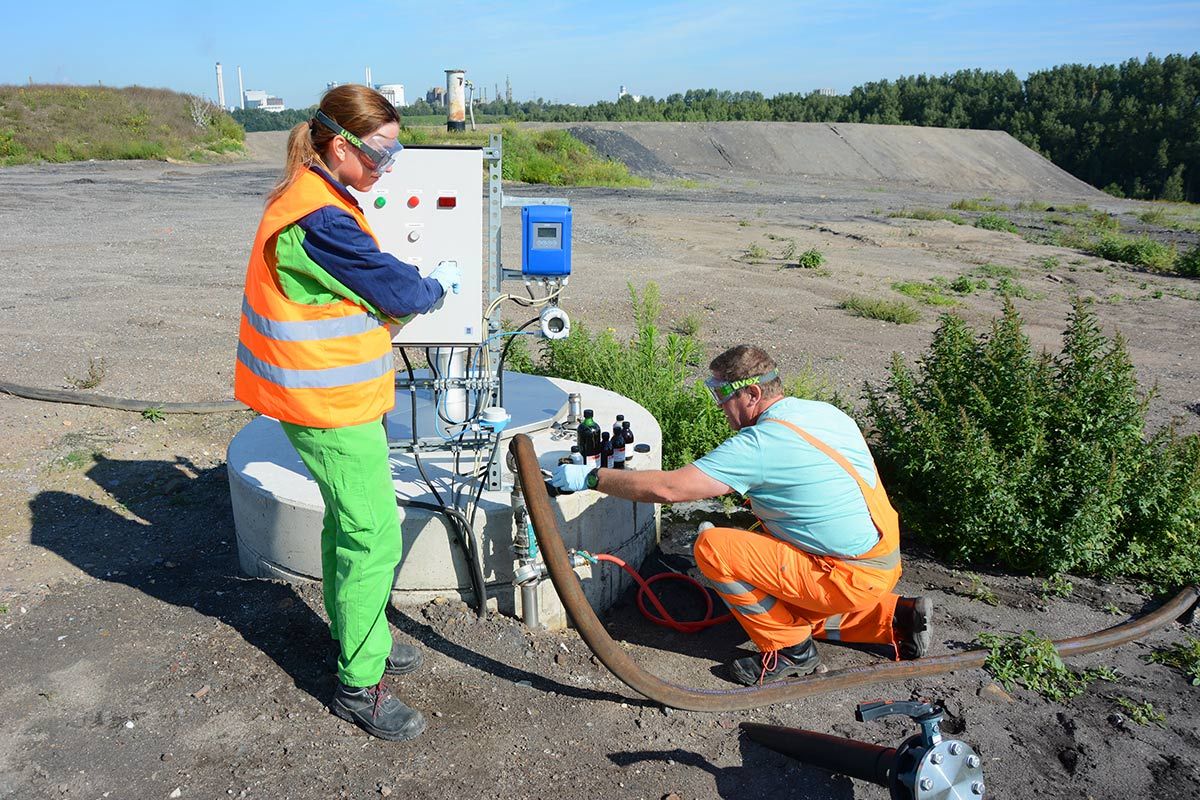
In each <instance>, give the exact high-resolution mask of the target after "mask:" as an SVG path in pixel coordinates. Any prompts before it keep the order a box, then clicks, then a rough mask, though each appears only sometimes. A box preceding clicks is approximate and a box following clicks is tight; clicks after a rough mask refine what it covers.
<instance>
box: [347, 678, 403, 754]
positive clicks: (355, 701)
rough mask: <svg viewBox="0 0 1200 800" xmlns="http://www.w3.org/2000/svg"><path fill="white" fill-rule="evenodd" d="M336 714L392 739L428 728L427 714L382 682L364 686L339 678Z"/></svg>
mask: <svg viewBox="0 0 1200 800" xmlns="http://www.w3.org/2000/svg"><path fill="white" fill-rule="evenodd" d="M333 713H334V714H336V715H338V716H339V717H341V718H342V719H344V720H346V721H347V722H353V723H354V724H355V725H357V726H358V727H360V728H362V729H363V730H364V731H366V732H367V733H369V734H371V735H372V736H378V737H379V738H380V739H387V740H388V741H390V742H401V741H404V740H405V739H412V738H414V737H417V736H420V735H421V732H422V731H423V730H425V716H424V715H423V714H422V713H421V712H420V711H417V710H416V709H413V708H409V707H408V706H406V705H404V703H401V702H400V701H399V700H397V699H396V698H394V697H392V695H391V694H389V693H388V690H387V689H386V688H385V687H384V685H383V682H382V681H380V682H379V684H378V685H376V686H363V687H361V688H356V687H354V686H347V685H346V684H344V683H341V682H340V681H339V682H338V686H337V691H335V692H334V695H333Z"/></svg>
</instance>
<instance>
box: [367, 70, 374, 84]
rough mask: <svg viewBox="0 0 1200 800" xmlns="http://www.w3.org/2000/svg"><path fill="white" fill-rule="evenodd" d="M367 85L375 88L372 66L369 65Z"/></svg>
mask: <svg viewBox="0 0 1200 800" xmlns="http://www.w3.org/2000/svg"><path fill="white" fill-rule="evenodd" d="M367 86H369V87H371V88H372V89H374V88H375V86H374V84H372V83H371V68H370V67H367Z"/></svg>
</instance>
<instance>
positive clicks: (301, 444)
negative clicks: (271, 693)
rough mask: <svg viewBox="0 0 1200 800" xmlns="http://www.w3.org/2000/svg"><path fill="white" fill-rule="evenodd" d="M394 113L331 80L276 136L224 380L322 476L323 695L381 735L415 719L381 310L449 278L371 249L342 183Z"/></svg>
mask: <svg viewBox="0 0 1200 800" xmlns="http://www.w3.org/2000/svg"><path fill="white" fill-rule="evenodd" d="M399 133H400V117H399V115H398V114H397V113H396V109H395V108H394V107H393V106H392V104H391V103H390V102H388V101H387V100H386V99H385V98H384V97H383V95H381V94H379V93H378V92H376V91H374V90H372V89H369V88H367V87H365V86H357V85H346V86H338V87H336V88H334V89H331V90H330V91H328V92H326V93H325V95H324V97H322V98H321V103H320V106H319V107H318V111H317V113H316V115H315V116H314V117H313V119H312V120H310V121H309V122H304V123H301V124H299V125H297V126H296V127H295V128H293V129H292V131H291V135H290V136H289V137H288V147H287V164H286V168H285V171H284V175H283V178H282V179H281V180H280V182H279V183H278V185H276V186H275V188H274V189H273V190H272V191H271V193H270V195H269V196H268V198H267V208H266V210H265V212H264V213H263V218H262V222H261V223H259V227H258V233H257V235H256V236H255V239H254V249H253V251H252V252H251V254H250V264H249V267H248V268H247V270H246V289H245V295H244V296H243V298H242V318H241V327H240V331H239V336H238V353H237V367H236V373H235V379H234V394H235V396H236V397H237V398H238V399H239V400H241V401H242V402H244V403H245V404H246V405H248V406H250V407H251V408H253V409H254V410H256V411H258V412H260V413H262V414H265V415H267V416H269V417H274V418H275V419H277V420H279V421H280V423H281V424H282V426H283V430H284V432H285V433H286V434H287V437H288V439H289V440H290V441H291V443H292V445H293V446H294V447H295V448H296V451H297V452H298V453H299V454H300V458H301V459H302V460H303V462H304V464H305V466H306V467H307V468H308V470H309V472H310V473H312V476H313V478H314V479H315V480H316V482H317V485H318V486H319V487H320V489H321V497H322V499H323V500H324V502H325V516H324V521H323V527H322V531H321V563H322V579H323V591H324V600H325V610H326V612H327V613H328V615H329V629H330V633H331V634H332V636H333V639H334V641H335V643H336V645H337V649H338V659H337V674H338V686H337V690H336V692H335V694H334V699H333V711H334V713H335V714H337V715H338V716H339V717H342V718H343V719H346V720H349V721H351V722H354V723H355V724H357V725H359V726H360V727H362V728H363V729H364V730H366V731H367V732H369V733H371V734H373V735H375V736H378V737H380V738H383V739H391V740H400V739H411V738H412V737H414V736H417V735H419V734H420V733H421V732H422V731H423V730H424V729H425V718H424V717H423V716H422V714H421V712H420V711H416V710H414V709H411V708H409V707H408V706H406V705H405V704H404V703H402V702H400V701H399V700H397V699H396V698H394V697H392V696H391V695H390V694H389V693H388V692H387V690H386V689H385V688H384V686H383V683H382V680H383V675H384V673H388V674H393V675H399V674H404V673H406V672H411V671H412V670H414V669H416V668H417V667H418V666H419V665H420V663H421V652H420V651H419V650H418V649H416V648H415V647H412V646H410V645H405V644H393V642H392V636H391V631H390V629H389V628H388V622H387V617H386V615H385V610H386V609H387V604H388V598H389V595H390V592H391V588H392V581H393V579H394V575H395V569H396V566H397V564H399V562H400V555H401V552H402V542H401V536H400V515H399V512H398V510H397V507H396V499H395V491H394V488H393V483H392V472H391V467H390V465H389V464H388V446H387V436H386V431H385V430H384V428H383V425H381V424H380V420H381V417H382V415H383V414H384V413H385V412H386V411H388V410H389V409H391V408H392V406H393V405H394V403H395V370H394V365H393V363H392V343H391V335H390V333H389V331H388V328H387V324H388V323H401V324H402V323H404V322H406V321H408V320H409V319H411V318H412V316H413V315H414V314H422V313H426V312H428V311H430V310H432V309H433V308H435V307H437V306H438V305H439V303H440V301H441V299H442V297H443V296H444V295H445V293H446V292H447V291H449V290H450V287H451V286H452V285H453V284H455V283H457V282H458V280H459V275H458V268H457V266H453V265H449V264H448V265H439V266H438V268H437V269H436V270H434V272H433V274H432V275H431V276H430V277H428V278H422V277H421V275H420V273H419V272H418V271H417V269H416V267H413V266H412V265H410V264H405V263H403V262H402V261H399V260H397V259H396V258H395V257H393V256H391V255H390V254H388V253H384V252H382V251H380V249H379V244H378V242H377V241H376V239H375V236H374V234H373V233H372V232H371V228H370V226H369V225H368V224H367V220H366V218H365V217H364V216H363V212H362V209H361V208H360V206H359V204H358V202H357V200H355V198H354V196H353V195H352V194H350V192H349V191H348V190H347V188H346V187H348V186H349V187H353V188H354V189H357V190H358V191H367V190H368V189H370V188H371V187H372V186H373V185H374V184H375V182H376V181H377V180H378V179H379V177H380V176H381V175H383V174H384V173H385V172H390V171H391V169H392V166H393V163H394V161H395V158H396V155H397V154H398V153H399V152H400V150H402V149H403V148H402V146H401V145H400V144H399V142H397V140H396V137H397V136H398V135H399Z"/></svg>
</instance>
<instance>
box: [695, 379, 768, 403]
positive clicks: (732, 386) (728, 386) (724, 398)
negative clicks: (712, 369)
mask: <svg viewBox="0 0 1200 800" xmlns="http://www.w3.org/2000/svg"><path fill="white" fill-rule="evenodd" d="M778 377H779V371H778V370H771V371H770V372H768V373H766V374H765V375H751V376H750V377H749V378H740V379H739V380H736V381H722V380H718V379H717V378H708V379H707V380H705V381H704V386H705V388H706V389H708V391H709V393H710V394H712V396H713V400H716V401H717V405H721V406H723V405H725V404H726V403H728V402H729V398H731V397H733V396H734V395H735V394H737V393H738V392H739V391H740V390H742V389H745V388H746V387H747V386H754V385H755V384H758V383H766V382H767V381H773V380H775V379H776V378H778Z"/></svg>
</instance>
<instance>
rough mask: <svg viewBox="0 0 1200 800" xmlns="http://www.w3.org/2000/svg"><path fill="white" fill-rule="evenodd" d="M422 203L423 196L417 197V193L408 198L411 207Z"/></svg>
mask: <svg viewBox="0 0 1200 800" xmlns="http://www.w3.org/2000/svg"><path fill="white" fill-rule="evenodd" d="M420 204H421V198H419V197H417V196H416V195H415V194H414V195H413V196H412V197H410V198H408V207H409V208H416V207H417V206H419V205H420Z"/></svg>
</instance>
